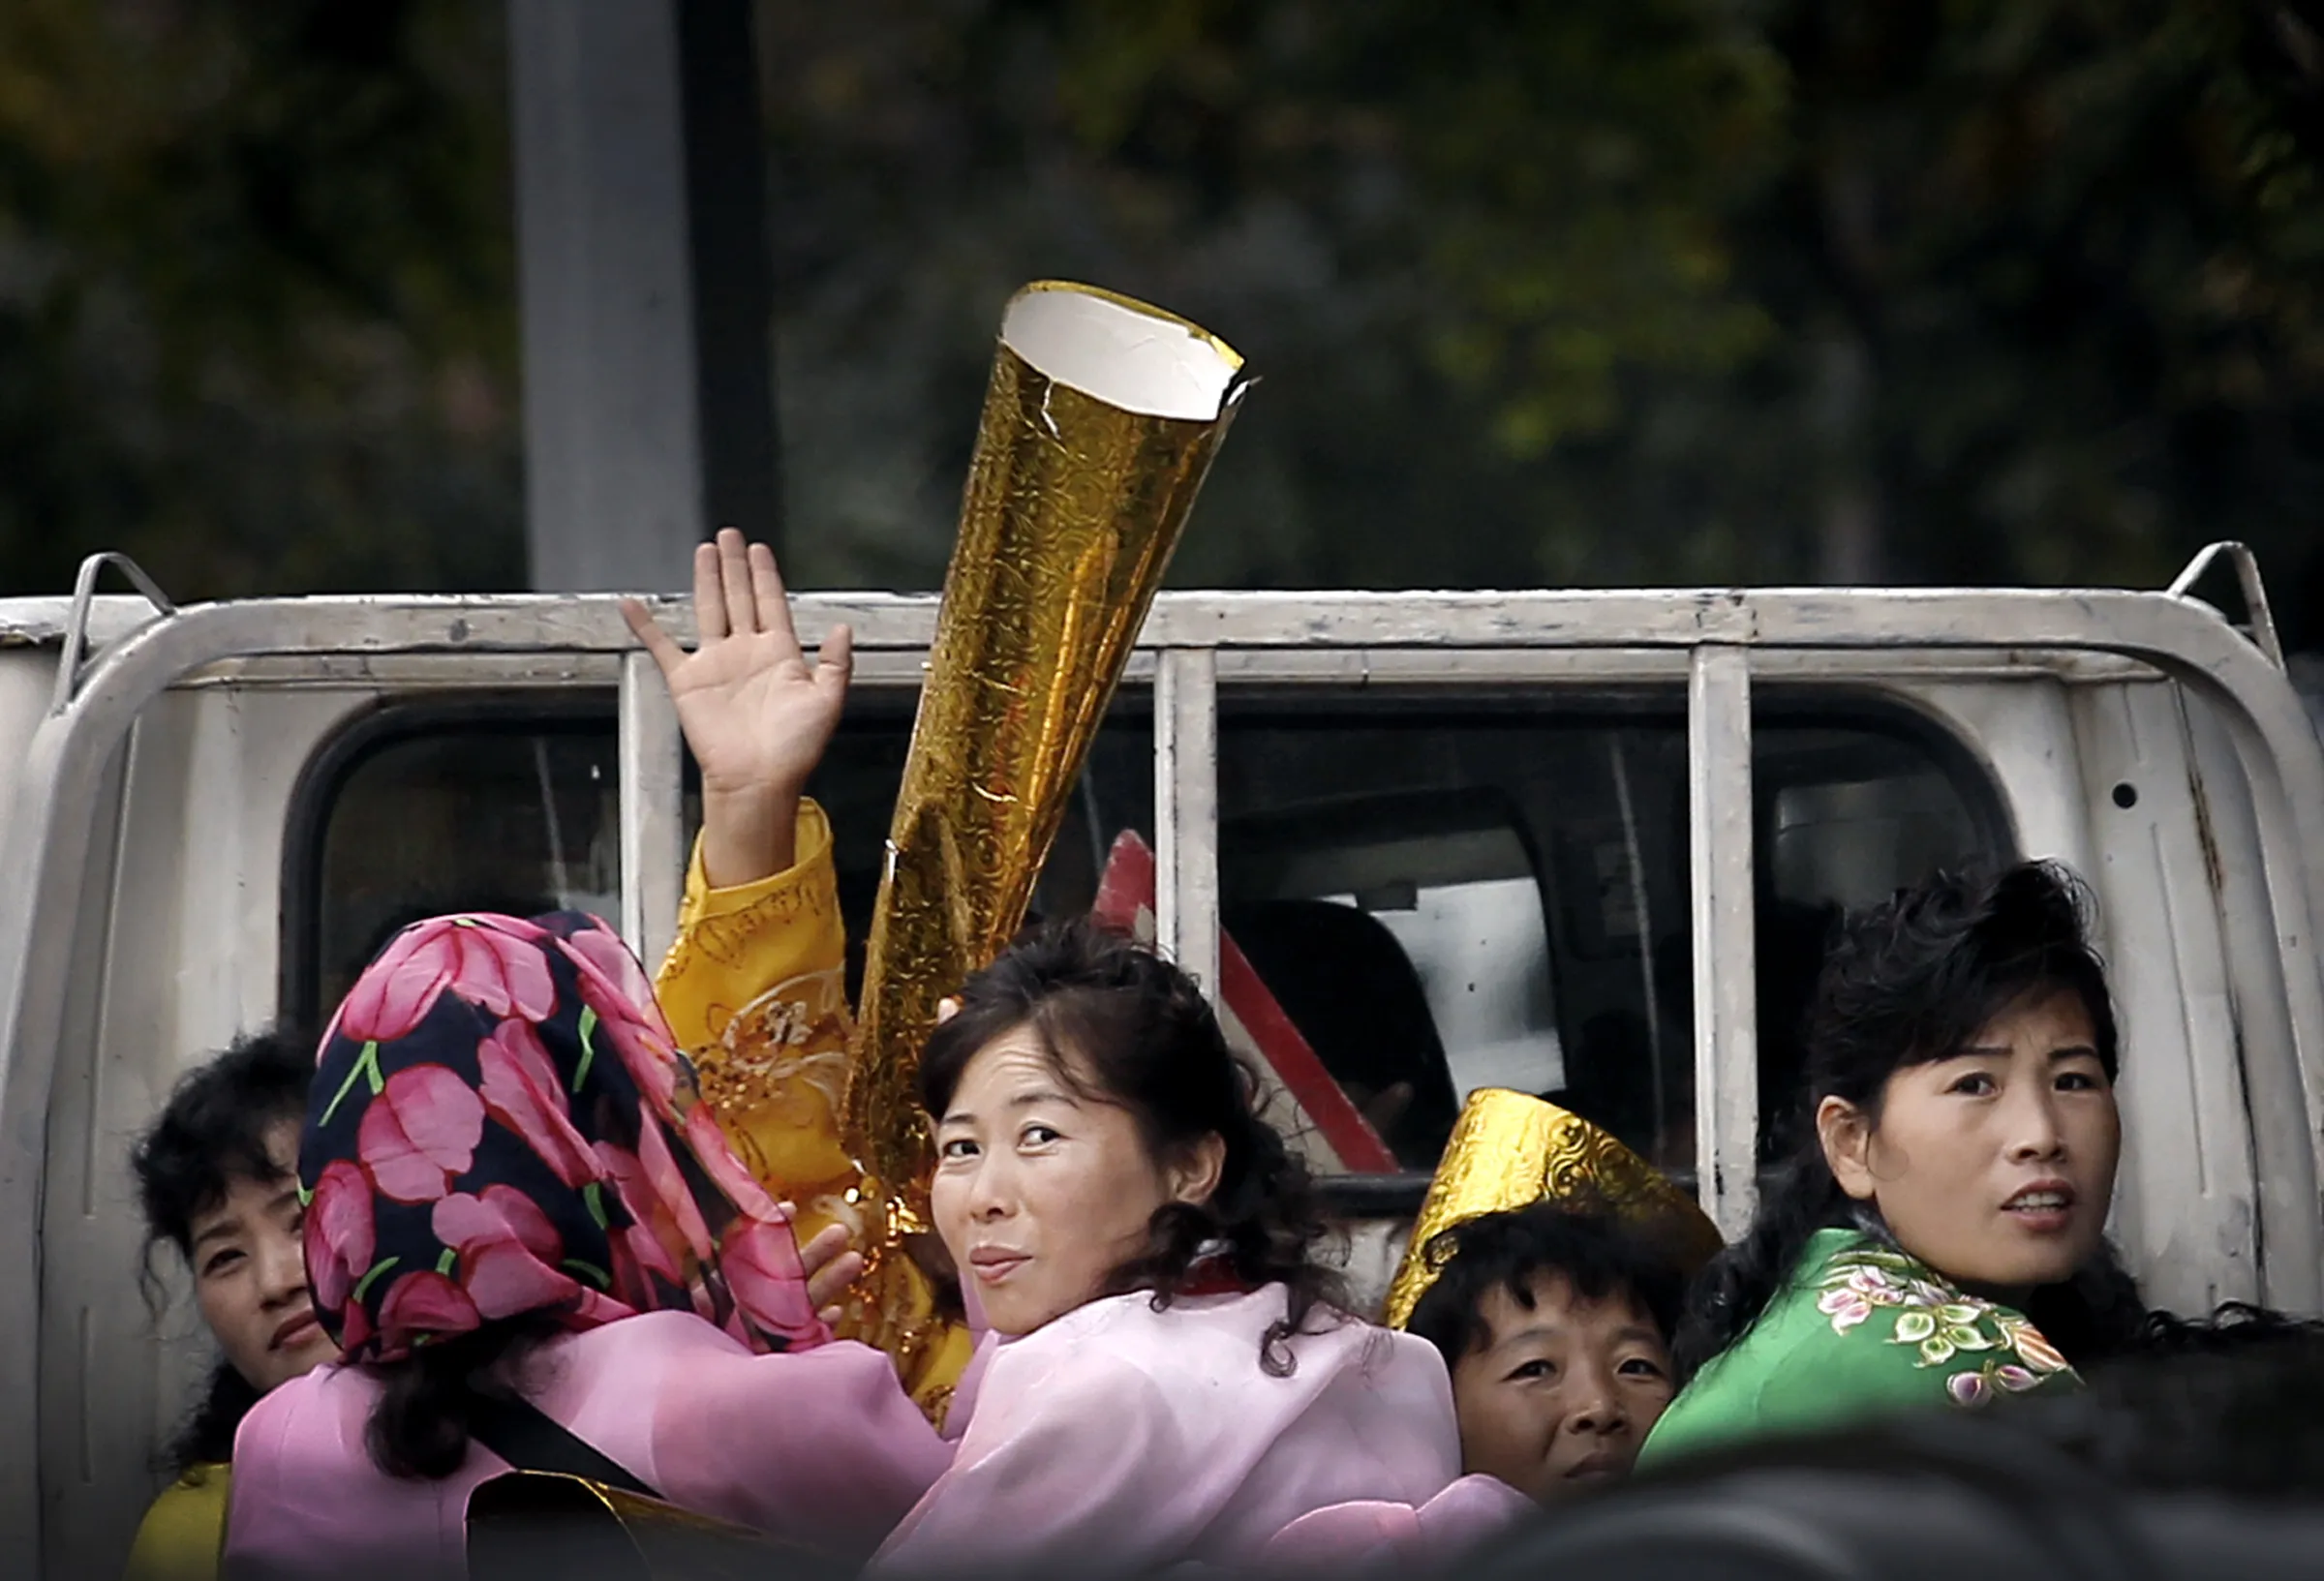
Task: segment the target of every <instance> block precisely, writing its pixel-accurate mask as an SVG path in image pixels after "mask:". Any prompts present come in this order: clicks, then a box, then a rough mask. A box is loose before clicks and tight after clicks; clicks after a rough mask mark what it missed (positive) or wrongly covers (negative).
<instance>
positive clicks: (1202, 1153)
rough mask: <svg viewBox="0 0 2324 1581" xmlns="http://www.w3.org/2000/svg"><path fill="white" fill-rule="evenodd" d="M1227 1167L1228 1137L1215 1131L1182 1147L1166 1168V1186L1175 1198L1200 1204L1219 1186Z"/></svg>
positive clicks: (1197, 1205) (1164, 1177)
mask: <svg viewBox="0 0 2324 1581" xmlns="http://www.w3.org/2000/svg"><path fill="white" fill-rule="evenodd" d="M1226 1168H1227V1139H1226V1138H1224V1137H1222V1136H1220V1135H1219V1134H1218V1133H1217V1132H1215V1131H1212V1132H1210V1133H1208V1135H1206V1136H1205V1137H1204V1138H1203V1140H1200V1141H1198V1142H1195V1143H1193V1144H1192V1145H1190V1146H1188V1147H1186V1148H1185V1149H1184V1150H1182V1151H1181V1152H1180V1153H1179V1154H1178V1156H1177V1162H1176V1163H1174V1164H1172V1165H1171V1166H1170V1167H1169V1168H1168V1169H1166V1170H1164V1171H1162V1186H1163V1189H1164V1190H1166V1191H1168V1192H1169V1193H1170V1200H1171V1201H1174V1202H1184V1203H1186V1204H1187V1205H1189V1206H1191V1207H1200V1206H1202V1205H1203V1204H1204V1203H1205V1202H1208V1201H1210V1197H1211V1194H1212V1193H1214V1192H1216V1191H1217V1190H1218V1177H1219V1176H1220V1175H1221V1174H1223V1173H1225V1172H1226Z"/></svg>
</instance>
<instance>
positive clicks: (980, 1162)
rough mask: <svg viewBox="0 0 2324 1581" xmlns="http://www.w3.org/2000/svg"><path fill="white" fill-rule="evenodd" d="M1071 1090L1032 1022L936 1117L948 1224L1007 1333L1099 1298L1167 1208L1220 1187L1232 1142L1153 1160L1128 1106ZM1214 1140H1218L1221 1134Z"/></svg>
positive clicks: (1088, 1087) (1089, 1082)
mask: <svg viewBox="0 0 2324 1581" xmlns="http://www.w3.org/2000/svg"><path fill="white" fill-rule="evenodd" d="M1068 1058H1069V1061H1070V1064H1071V1069H1072V1072H1073V1083H1072V1086H1069V1085H1068V1084H1067V1082H1066V1081H1065V1080H1064V1079H1063V1078H1062V1077H1060V1075H1059V1074H1058V1071H1057V1069H1056V1066H1055V1063H1054V1062H1053V1061H1052V1059H1051V1058H1050V1055H1049V1053H1048V1051H1047V1050H1046V1049H1043V1048H1042V1046H1041V1044H1040V1041H1039V1039H1038V1038H1037V1036H1036V1035H1035V1034H1034V1032H1033V1030H1032V1029H1031V1028H1030V1027H1018V1028H1016V1029H1015V1030H1013V1031H1010V1032H1006V1033H1003V1034H1002V1035H1001V1036H999V1037H997V1038H995V1039H994V1040H993V1041H992V1042H991V1043H989V1044H987V1045H986V1046H985V1047H984V1048H982V1049H978V1050H977V1052H976V1053H975V1054H974V1055H973V1056H972V1057H971V1058H970V1059H969V1061H968V1063H967V1066H966V1068H965V1069H963V1071H962V1073H961V1079H960V1084H959V1086H958V1087H957V1088H956V1089H955V1090H954V1092H953V1095H952V1102H951V1104H950V1106H949V1107H948V1108H947V1109H946V1110H945V1112H944V1113H942V1114H941V1115H938V1116H937V1117H936V1175H935V1180H934V1182H933V1185H932V1186H931V1189H930V1201H931V1205H932V1206H933V1209H934V1212H935V1219H936V1232H937V1233H938V1234H939V1235H940V1236H941V1237H942V1238H943V1241H944V1247H945V1250H947V1251H948V1252H950V1253H951V1254H952V1259H953V1262H955V1263H956V1264H958V1266H959V1268H960V1270H961V1275H962V1277H963V1278H964V1279H968V1280H972V1281H974V1284H975V1289H976V1293H977V1296H978V1298H979V1299H980V1300H981V1301H982V1302H983V1305H984V1310H985V1317H986V1319H987V1321H988V1322H990V1323H992V1325H993V1327H994V1330H996V1331H997V1332H999V1333H1002V1334H1027V1333H1030V1332H1032V1331H1033V1330H1034V1329H1036V1328H1039V1327H1040V1326H1041V1325H1042V1324H1043V1323H1048V1322H1050V1321H1051V1320H1052V1319H1054V1318H1059V1317H1062V1316H1064V1315H1065V1314H1066V1313H1068V1312H1071V1311H1072V1310H1073V1309H1074V1308H1075V1307H1078V1306H1080V1305H1081V1304H1082V1303H1084V1302H1085V1301H1087V1300H1089V1299H1091V1298H1092V1297H1094V1296H1095V1295H1096V1294H1097V1293H1098V1292H1099V1291H1100V1289H1101V1288H1102V1287H1103V1286H1104V1284H1105V1281H1106V1277H1107V1276H1108V1275H1109V1274H1111V1273H1112V1272H1113V1271H1114V1270H1115V1269H1116V1268H1117V1267H1119V1266H1120V1265H1121V1264H1122V1263H1123V1262H1127V1261H1129V1260H1130V1259H1131V1258H1133V1257H1135V1256H1137V1255H1138V1253H1139V1252H1140V1251H1142V1250H1143V1249H1144V1247H1145V1245H1146V1239H1147V1226H1148V1224H1149V1223H1150V1222H1151V1220H1152V1219H1153V1216H1154V1213H1155V1210H1156V1209H1158V1208H1160V1207H1161V1206H1162V1205H1163V1204H1164V1203H1166V1202H1172V1201H1184V1202H1199V1201H1204V1200H1205V1199H1207V1198H1208V1196H1209V1195H1210V1193H1211V1192H1212V1191H1213V1190H1214V1189H1216V1187H1217V1184H1218V1166H1219V1157H1220V1154H1221V1153H1222V1152H1223V1148H1221V1147H1204V1148H1197V1149H1194V1150H1193V1151H1192V1152H1191V1153H1190V1154H1189V1156H1188V1157H1187V1158H1186V1159H1184V1160H1181V1161H1178V1162H1177V1163H1164V1162H1162V1161H1159V1160H1157V1159H1155V1158H1154V1156H1153V1155H1152V1154H1151V1153H1149V1152H1148V1151H1147V1146H1146V1141H1145V1139H1144V1138H1143V1137H1142V1136H1141V1135H1140V1134H1139V1130H1138V1123H1137V1121H1136V1119H1135V1118H1133V1117H1132V1115H1131V1113H1130V1111H1129V1110H1126V1109H1124V1108H1122V1107H1121V1106H1120V1105H1118V1104H1113V1103H1108V1102H1106V1101H1104V1100H1103V1099H1101V1098H1096V1097H1085V1096H1080V1095H1077V1094H1076V1093H1075V1092H1074V1091H1073V1090H1072V1087H1074V1086H1078V1087H1081V1088H1083V1089H1084V1090H1085V1091H1093V1090H1094V1089H1095V1085H1096V1083H1095V1081H1094V1079H1093V1077H1092V1074H1091V1073H1090V1072H1089V1071H1088V1070H1087V1069H1086V1066H1085V1065H1084V1064H1083V1063H1082V1062H1081V1061H1080V1060H1079V1059H1078V1058H1077V1057H1073V1056H1068ZM1210 1140H1212V1141H1215V1140H1216V1139H1215V1138H1213V1139H1210Z"/></svg>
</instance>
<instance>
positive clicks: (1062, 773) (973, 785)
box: [847, 282, 1248, 1231]
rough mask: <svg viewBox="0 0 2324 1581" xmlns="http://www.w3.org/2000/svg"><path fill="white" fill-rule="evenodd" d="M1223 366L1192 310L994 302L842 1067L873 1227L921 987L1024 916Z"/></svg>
mask: <svg viewBox="0 0 2324 1581" xmlns="http://www.w3.org/2000/svg"><path fill="white" fill-rule="evenodd" d="M1241 370H1242V358H1241V357H1240V356H1238V355H1237V354H1236V352H1235V351H1234V350H1232V349H1231V348H1229V347H1228V346H1227V345H1226V343H1225V342H1223V341H1220V340H1219V339H1217V338H1216V337H1215V336H1213V335H1211V334H1209V333H1208V332H1207V331H1205V330H1203V329H1201V328H1198V327H1197V326H1195V325H1194V324H1191V323H1188V322H1186V321H1185V320H1184V319H1177V318H1174V317H1172V316H1171V315H1169V314H1167V313H1163V312H1160V311H1159V310H1157V309H1154V308H1150V307H1147V306H1146V305H1145V304H1143V303H1140V302H1134V301H1131V300H1130V299H1128V298H1127V297H1121V296H1116V295H1114V294H1112V293H1111V292H1107V291H1101V290H1097V289H1092V288H1090V287H1086V286H1072V285H1063V284H1058V283H1055V282H1041V283H1038V284H1035V285H1032V286H1028V287H1026V288H1025V289H1024V290H1022V291H1020V292H1018V293H1017V295H1016V296H1015V297H1014V298H1013V299H1012V300H1011V301H1010V303H1009V307H1008V312H1007V315H1006V316H1005V317H1004V318H1003V319H1002V320H1001V329H1000V348H999V350H998V352H997V354H996V355H995V356H994V362H993V381H992V384H991V386H990V387H989V388H988V390H987V391H986V395H985V410H984V416H983V418H982V420H981V421H980V422H979V424H978V428H977V437H976V453H975V455H974V457H973V459H972V460H971V461H970V464H969V470H968V486H967V490H966V492H965V494H964V495H963V499H962V502H961V534H960V541H959V544H958V545H957V546H956V547H955V549H954V550H953V556H952V566H951V569H950V570H949V571H947V572H946V574H945V578H944V601H943V604H942V606H941V608H940V610H939V612H938V614H937V618H936V636H935V642H934V645H933V649H932V650H931V652H930V654H929V660H928V679H927V682H926V684H925V685H924V687H923V689H922V691H921V694H920V713H919V717H918V719H917V720H916V721H915V723H914V725H913V728H912V745H911V752H910V755H909V757H908V758H907V759H906V761H905V764H904V771H903V786H902V791H901V793H900V794H899V795H898V797H897V801H896V817H895V822H894V824H893V825H892V826H891V827H890V831H889V835H888V857H887V867H886V870H885V871H884V872H883V873H882V875H881V878H880V886H879V902H878V907H877V910H876V911H875V912H874V913H873V916H872V919H871V940H870V945H869V950H868V953H867V956H866V959H865V966H864V988H863V1004H862V1016H861V1025H860V1028H859V1037H860V1039H861V1041H860V1043H859V1044H858V1054H857V1059H856V1064H855V1070H854V1073H853V1079H852V1082H851V1084H850V1087H849V1090H848V1102H847V1137H848V1140H849V1142H850V1144H851V1146H852V1148H853V1150H854V1153H855V1156H856V1157H857V1158H858V1159H860V1160H861V1161H862V1162H863V1164H864V1166H865V1168H866V1169H867V1170H868V1171H869V1172H870V1174H871V1180H870V1182H869V1189H870V1190H871V1191H872V1192H874V1193H875V1194H876V1195H877V1197H878V1199H879V1200H880V1201H884V1202H885V1203H886V1204H887V1207H888V1211H889V1214H890V1221H889V1223H890V1228H891V1229H892V1230H899V1231H911V1230H918V1229H921V1228H924V1227H925V1225H926V1223H927V1189H928V1188H927V1175H928V1169H929V1165H930V1162H931V1158H930V1149H929V1134H928V1125H927V1121H926V1119H925V1117H924V1116H923V1115H922V1114H921V1112H920V1104H919V1094H918V1090H917V1083H916V1076H917V1072H918V1070H919V1061H920V1046H921V1044H922V1042H923V1041H924V1040H925V1039H926V1038H927V1036H928V1032H929V1029H930V1028H931V1027H933V1026H934V1025H935V1019H936V1003H937V1001H938V1000H939V999H941V998H942V997H943V996H944V995H945V994H947V993H950V992H953V991H954V990H955V989H956V988H958V987H959V986H960V984H961V982H962V980H963V979H964V978H965V977H967V975H968V974H969V973H970V972H972V971H974V970H976V969H977V968H978V967H980V966H983V965H984V964H985V963H986V962H988V961H989V960H991V959H992V958H993V957H994V955H995V954H996V953H998V951H999V950H1000V948H1001V946H1002V945H1004V944H1005V943H1007V942H1008V939H1009V937H1010V935H1011V934H1013V933H1015V932H1016V930H1017V928H1018V927H1019V925H1020V924H1022V923H1023V922H1024V908H1025V905H1026V903H1027V901H1028V900H1029V899H1030V897H1031V896H1032V888H1033V880H1034V878H1035V877H1036V876H1037V875H1038V874H1039V872H1040V870H1041V865H1042V863H1043V861H1044V860H1045V859H1046V858H1047V857H1048V855H1049V847H1050V842H1051V841H1052V840H1053V839H1054V838H1055V835H1056V831H1057V822H1058V820H1059V818H1061V817H1062V816H1063V814H1064V810H1065V799H1066V797H1067V796H1069V795H1070V794H1071V793H1072V790H1073V787H1074V784H1075V782H1076V781H1077V780H1078V779H1079V777H1080V775H1081V772H1082V763H1083V760H1084V759H1085V758H1086V756H1087V755H1088V750H1089V743H1090V740H1091V739H1092V738H1093V737H1094V736H1095V735H1096V733H1097V727H1098V724H1099V721H1101V720H1102V719H1103V718H1104V717H1105V714H1106V706H1107V704H1108V703H1109V702H1110V701H1111V700H1112V698H1113V695H1114V687H1115V684H1116V682H1118V681H1119V680H1120V678H1121V671H1122V667H1123V666H1124V665H1125V664H1126V663H1127V662H1128V661H1129V655H1130V646H1131V644H1132V643H1133V642H1135V641H1136V640H1137V636H1138V630H1139V627H1140V626H1141V625H1143V624H1144V623H1145V621H1146V612H1147V606H1148V605H1149V604H1150V603H1152V601H1153V596H1154V590H1155V589H1156V588H1157V587H1158V586H1160V584H1161V580H1162V572H1163V570H1164V568H1165V567H1166V566H1167V565H1168V564H1169V562H1170V556H1171V552H1172V550H1173V549H1175V548H1176V547H1177V540H1178V534H1179V532H1180V530H1181V529H1183V528H1184V526H1185V524H1186V515H1187V512H1188V511H1189V510H1191V509H1192V508H1193V505H1194V498H1195V495H1196V494H1197V493H1198V492H1199V491H1200V490H1201V488H1202V485H1203V478H1204V476H1205V475H1206V474H1207V473H1208V471H1209V470H1210V462H1211V458H1212V457H1213V456H1214V455H1216V454H1217V451H1218V446H1219V441H1221V440H1222V439H1224V438H1225V436H1226V431H1227V425H1228V423H1229V422H1230V421H1232V420H1233V417H1234V415H1235V411H1236V410H1237V408H1238V405H1239V403H1240V400H1241V397H1242V393H1243V391H1244V390H1245V389H1246V388H1248V382H1247V380H1245V379H1244V378H1243V377H1242V371H1241Z"/></svg>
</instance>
